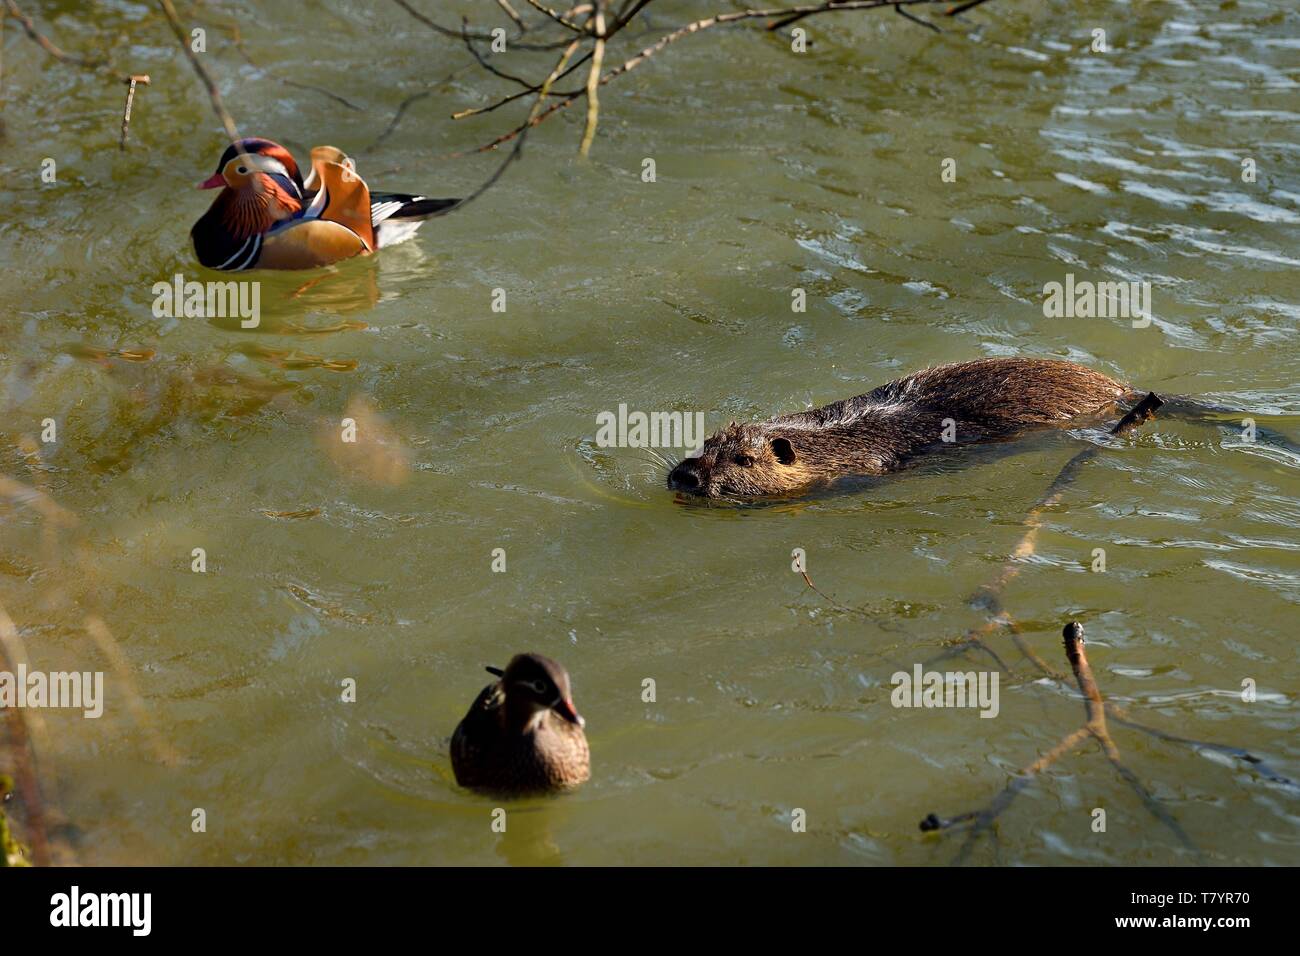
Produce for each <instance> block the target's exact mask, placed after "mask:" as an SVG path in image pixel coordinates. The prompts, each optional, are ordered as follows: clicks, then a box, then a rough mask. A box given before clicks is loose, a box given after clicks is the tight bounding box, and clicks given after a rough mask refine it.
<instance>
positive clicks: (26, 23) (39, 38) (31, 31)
mask: <svg viewBox="0 0 1300 956" xmlns="http://www.w3.org/2000/svg"><path fill="white" fill-rule="evenodd" d="M5 7H6V8H7V9H8V10H9V15H10V16H12V17H13V18H14V19H15V20H17V21H18V22H19V24H21V25H22V28H23V32H24V33H26V34H27V36H29V37H30V38H31V39H33V40H35V41H36V43H37V44H38V45H39V46H40V48H41V49H42V50H44V51H45V52H46V53H48V54H49V55H50V56H52V57H54V58H55V59H56V60H60V61H63V62H65V63H75V64H77V65H78V66H85V67H96V66H100V65H102V64H103V62H104V61H103V60H92V59H90V58H89V57H84V56H78V55H77V54H75V53H68V52H67V51H66V50H63V49H61V48H59V47H58V46H56V45H55V44H54V42H53V41H51V40H50V39H49V37H47V36H45V34H43V33H41V32H40V31H39V30H37V29H36V25H35V24H33V23H32V18H31V17H29V16H27V14H25V13H23V11H22V10H21V9H20V8H19V6H18V4H17V3H15V2H14V0H5Z"/></svg>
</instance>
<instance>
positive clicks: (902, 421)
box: [668, 358, 1138, 499]
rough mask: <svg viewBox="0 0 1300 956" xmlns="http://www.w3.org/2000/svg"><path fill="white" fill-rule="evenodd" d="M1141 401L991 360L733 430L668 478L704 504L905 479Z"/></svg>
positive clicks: (1087, 380) (1072, 373)
mask: <svg viewBox="0 0 1300 956" xmlns="http://www.w3.org/2000/svg"><path fill="white" fill-rule="evenodd" d="M1137 397H1138V395H1137V393H1135V392H1134V391H1133V390H1132V389H1130V388H1129V387H1128V386H1126V385H1122V384H1121V383H1119V382H1117V381H1115V380H1114V379H1111V378H1108V377H1107V376H1105V375H1102V374H1101V373H1100V372H1094V371H1093V370H1092V369H1089V368H1085V367H1084V366H1082V365H1076V364H1075V363H1074V362H1065V361H1060V360H1056V359H1033V358H990V359H979V360H977V361H974V362H961V363H957V364H952V365H939V366H936V367H934V368H928V369H925V370H923V371H920V372H915V373H913V374H912V375H908V376H905V377H903V378H900V379H897V380H895V381H893V382H890V383H889V384H887V385H882V386H880V387H879V388H877V389H874V390H872V391H870V392H867V393H866V394H864V395H858V396H856V397H854V398H849V399H844V400H843V401H839V402H833V403H832V404H830V405H825V406H823V407H821V408H814V409H811V410H809V411H806V412H796V413H794V414H792V415H781V416H779V417H777V418H771V419H768V420H767V421H765V422H758V423H756V424H747V425H738V424H736V423H735V422H732V423H731V424H730V425H728V426H727V427H726V428H723V429H721V430H719V431H718V432H717V433H716V434H714V435H713V436H712V437H711V438H709V439H707V440H706V441H705V442H704V446H703V448H702V449H700V451H699V452H698V453H696V454H695V455H693V456H690V457H687V458H685V459H683V460H682V461H681V462H680V463H679V464H677V465H676V466H675V467H674V468H672V470H671V471H670V472H669V474H668V487H669V488H670V489H671V490H673V491H681V492H685V493H687V494H690V495H696V496H699V497H703V498H724V499H750V498H770V497H779V496H788V495H793V494H797V493H799V492H803V491H807V490H810V489H812V488H815V487H818V486H824V485H828V484H830V483H832V482H834V481H835V480H836V479H839V478H846V477H850V476H862V475H883V474H887V473H889V472H892V471H898V470H899V469H901V468H903V467H905V466H906V465H908V464H909V463H910V462H912V461H913V460H914V459H916V458H917V457H919V456H920V455H922V454H924V453H926V452H929V451H933V450H934V449H935V448H936V447H938V446H941V445H943V444H945V441H944V438H945V425H947V437H948V439H949V442H948V443H952V444H958V445H970V444H976V443H980V442H995V441H1002V440H1005V439H1008V438H1012V437H1015V436H1017V435H1019V434H1021V433H1023V432H1026V431H1029V430H1031V429H1038V428H1052V427H1055V428H1064V427H1068V426H1070V425H1073V424H1076V423H1077V422H1078V421H1079V420H1080V419H1087V418H1092V417H1098V416H1101V415H1102V414H1104V413H1106V412H1109V411H1113V410H1115V409H1116V408H1117V406H1118V405H1119V403H1121V402H1123V401H1125V400H1129V399H1135V398H1137Z"/></svg>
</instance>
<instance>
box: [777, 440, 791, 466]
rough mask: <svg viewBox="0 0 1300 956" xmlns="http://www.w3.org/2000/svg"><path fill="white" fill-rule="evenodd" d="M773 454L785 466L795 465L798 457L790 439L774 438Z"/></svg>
mask: <svg viewBox="0 0 1300 956" xmlns="http://www.w3.org/2000/svg"><path fill="white" fill-rule="evenodd" d="M772 454H774V455H776V460H777V461H779V462H780V463H781V464H783V465H793V464H794V461H795V457H796V456H795V453H794V445H791V444H790V439H788V438H773V439H772Z"/></svg>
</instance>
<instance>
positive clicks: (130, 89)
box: [118, 74, 149, 149]
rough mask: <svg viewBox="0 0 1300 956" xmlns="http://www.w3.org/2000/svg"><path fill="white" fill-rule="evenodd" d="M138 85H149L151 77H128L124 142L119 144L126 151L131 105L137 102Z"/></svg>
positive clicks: (123, 116)
mask: <svg viewBox="0 0 1300 956" xmlns="http://www.w3.org/2000/svg"><path fill="white" fill-rule="evenodd" d="M137 83H143V84H144V85H145V86H148V85H149V77H148V76H146V75H144V74H136V75H133V76H129V77H127V80H126V105H125V106H124V107H122V141H121V143H119V144H118V148H119V149H126V134H127V131H128V129H130V126H131V104H132V103H133V102H134V101H135V86H136V84H137Z"/></svg>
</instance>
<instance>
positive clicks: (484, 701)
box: [451, 654, 591, 794]
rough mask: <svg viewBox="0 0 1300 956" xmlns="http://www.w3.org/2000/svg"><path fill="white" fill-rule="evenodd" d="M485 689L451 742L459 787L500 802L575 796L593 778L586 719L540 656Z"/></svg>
mask: <svg viewBox="0 0 1300 956" xmlns="http://www.w3.org/2000/svg"><path fill="white" fill-rule="evenodd" d="M488 673H490V674H495V675H496V676H497V677H499V678H501V679H500V680H499V681H497V682H496V683H494V684H489V685H488V686H487V687H484V688H483V690H482V692H481V693H480V694H479V695H478V697H477V699H475V701H474V703H473V704H472V705H471V706H470V709H469V713H467V714H466V715H465V719H464V720H462V721H461V722H460V723H459V724H458V725H457V726H456V733H455V734H453V735H452V738H451V767H452V770H453V771H455V773H456V782H457V783H459V784H460V785H461V786H462V787H470V788H472V789H475V790H483V791H487V792H490V793H499V794H524V793H547V792H554V791H559V790H571V789H572V788H574V787H576V786H578V784H580V783H582V782H583V781H585V780H586V779H588V778H589V777H590V776H591V754H590V752H589V751H588V750H587V737H586V735H585V734H584V733H583V732H582V728H583V724H584V722H583V719H582V718H581V717H579V716H578V712H577V711H576V710H575V709H574V707H573V693H572V691H571V690H570V688H569V675H568V672H567V671H565V669H564V668H563V667H561V666H560V665H559V664H557V663H556V662H555V661H553V660H551V659H550V658H547V657H543V656H542V655H540V654H518V655H516V656H515V657H514V658H512V659H511V661H510V663H509V665H508V666H507V667H506V669H505V670H504V671H502V670H499V669H498V668H495V667H489V668H488Z"/></svg>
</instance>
